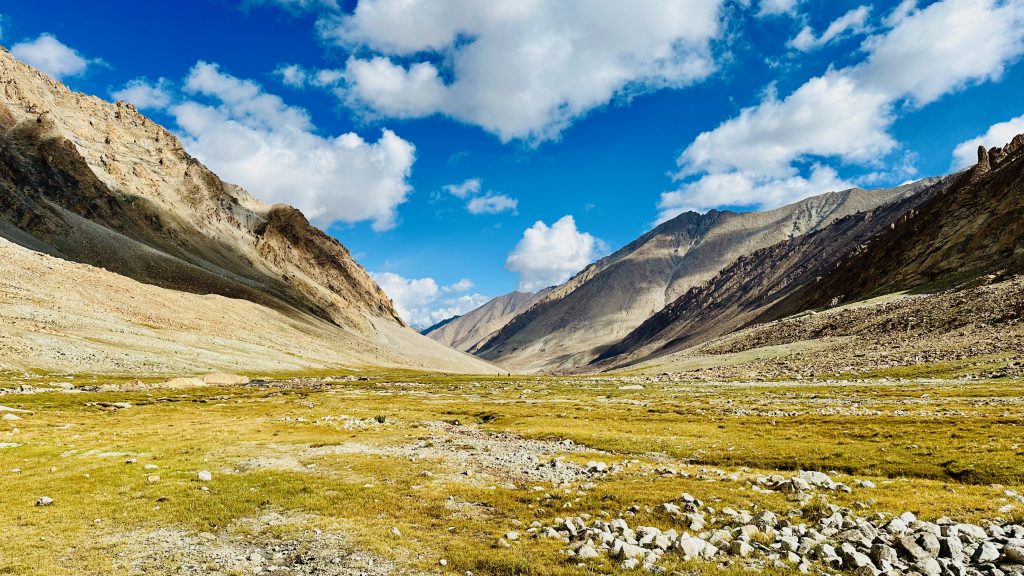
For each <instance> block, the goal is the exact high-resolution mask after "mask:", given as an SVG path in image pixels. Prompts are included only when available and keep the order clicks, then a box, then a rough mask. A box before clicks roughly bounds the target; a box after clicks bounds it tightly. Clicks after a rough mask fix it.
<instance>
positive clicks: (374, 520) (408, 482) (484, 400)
mask: <svg viewBox="0 0 1024 576" xmlns="http://www.w3.org/2000/svg"><path fill="white" fill-rule="evenodd" d="M351 375H352V374H350V376H351ZM277 376H281V375H277ZM307 376H309V375H307ZM315 376H316V377H313V376H309V377H304V378H297V379H291V380H280V381H272V382H271V381H267V382H255V383H253V384H251V385H248V386H242V387H210V388H197V389H192V390H161V389H152V390H148V391H145V392H107V393H99V392H82V393H75V394H69V393H62V392H46V393H36V394H7V395H3V396H0V404H2V405H4V406H8V407H12V408H17V409H20V410H27V411H29V412H26V413H18V414H17V415H18V416H20V417H21V420H5V421H3V422H0V443H7V444H3V445H5V446H7V447H4V448H0V511H2V515H3V521H2V523H0V531H2V534H0V574H53V575H62V574H68V575H71V574H75V575H77V574H141V573H181V574H199V573H223V574H234V573H253V572H254V571H255V570H256V569H257V567H258V565H257V564H251V565H250V564H246V563H245V562H238V561H234V562H233V563H232V562H227V561H225V562H223V563H218V558H220V559H223V557H225V555H227V556H231V555H234V556H232V557H233V558H235V557H237V558H235V560H238V559H239V558H241V559H242V560H245V559H246V558H247V557H248V555H249V554H250V553H251V552H254V551H255V552H259V553H261V554H263V555H264V556H269V555H271V554H273V553H274V550H275V546H277V547H278V548H281V547H282V546H281V544H282V543H285V544H287V545H286V546H284V547H283V548H282V549H285V552H286V553H287V554H292V555H300V556H301V555H302V554H306V555H307V556H309V558H310V559H309V562H312V563H313V564H314V565H315V563H316V562H317V561H324V562H327V563H326V564H325V566H326V567H327V568H324V572H323V573H333V572H330V569H332V568H331V567H332V566H337V567H339V568H338V570H339V571H338V572H337V573H344V572H343V571H341V570H342V569H349V568H350V569H351V571H367V572H374V571H377V572H389V571H396V572H403V573H405V572H424V573H451V574H464V573H465V572H466V571H471V572H473V573H474V574H577V573H583V572H590V571H594V570H599V571H612V570H614V569H615V567H614V566H613V565H612V564H601V563H598V564H594V565H592V566H589V567H587V568H586V569H583V568H578V567H576V565H575V564H573V563H569V562H567V561H566V560H565V558H564V556H563V555H562V554H561V551H560V547H559V546H558V543H557V542H552V541H548V540H540V539H532V538H529V537H528V535H527V533H526V529H527V527H528V525H529V524H530V523H531V522H533V521H534V520H539V521H541V522H545V523H547V522H550V521H551V520H552V519H553V518H554V517H556V516H558V515H561V514H565V513H567V512H566V511H571V513H573V514H580V513H589V514H592V515H601V514H608V515H610V516H611V517H616V516H618V515H619V514H622V513H623V512H624V511H626V510H627V509H630V508H631V507H634V508H632V509H633V510H634V512H635V514H636V521H637V522H638V523H640V524H644V523H648V524H649V525H655V526H661V527H663V528H667V527H669V526H671V525H672V524H671V520H670V519H668V518H666V517H664V516H660V515H659V514H658V512H657V508H658V506H659V505H660V504H661V503H662V502H666V501H669V500H673V499H675V498H677V497H678V496H679V494H680V493H682V492H689V493H691V494H694V495H695V496H697V497H698V498H701V499H703V500H705V501H709V502H716V503H717V505H718V506H719V507H724V506H732V507H734V508H737V509H739V508H746V509H758V508H764V509H771V510H777V511H783V510H788V509H790V508H792V507H794V506H795V504H794V503H793V502H790V501H788V500H787V499H786V497H785V496H784V495H782V494H778V493H772V494H763V493H759V492H756V491H754V490H752V489H751V485H750V483H749V482H748V481H746V480H747V479H749V478H752V477H755V476H757V475H760V474H765V473H769V472H777V471H792V470H798V469H811V470H822V471H829V472H834V473H835V478H836V479H837V480H843V481H848V482H851V483H852V482H853V480H854V479H870V480H872V481H874V482H875V483H876V484H877V485H878V487H877V488H876V489H874V490H870V491H868V490H854V491H853V492H852V493H850V494H845V493H829V494H827V495H825V496H826V498H828V499H829V501H830V502H834V503H836V504H840V505H843V506H850V507H854V506H856V507H858V509H863V510H866V511H867V512H885V513H901V512H904V511H911V512H914V513H916V514H918V515H919V516H921V517H924V518H931V519H934V518H936V517H939V516H951V517H954V518H957V519H962V520H965V521H978V520H981V519H985V518H995V517H999V516H1005V515H1006V512H1005V510H1006V509H1005V508H1003V512H1000V508H1001V507H1004V506H1005V505H1006V504H1007V503H1008V501H1007V499H1006V498H1005V497H1003V492H1004V489H1005V487H1009V488H1016V489H1018V490H1019V489H1020V487H1021V485H1022V484H1024V428H1022V425H1024V410H1022V404H1024V398H1022V397H1021V393H1020V390H1021V383H1020V382H1016V381H973V382H964V381H957V382H949V381H938V380H935V381H930V380H912V381H904V382H879V381H860V380H858V381H849V382H841V383H832V384H823V383H816V382H801V383H796V382H791V383H784V382H782V383H722V384H712V383H705V384H690V383H686V384H680V383H671V382H658V381H656V379H638V378H610V377H604V378H598V377H594V378H572V379H565V378H554V377H538V378H516V377H512V378H493V377H487V378H485V379H481V378H474V377H467V376H446V375H435V374H420V373H412V372H372V373H371V372H360V373H358V376H359V377H360V378H362V379H361V380H346V379H331V378H324V377H323V376H324V375H323V374H317V375H315ZM102 378H104V377H89V378H87V379H84V380H83V381H87V382H89V383H94V382H98V381H99V380H102ZM107 379H108V380H110V379H109V378H107ZM42 380H45V377H44V376H42V375H37V376H36V377H35V378H34V381H36V382H39V381H42ZM57 380H60V378H57ZM114 381H116V380H114ZM638 383H639V384H640V385H642V386H643V388H642V389H635V388H634V389H624V388H623V387H624V386H636V385H637V384H638ZM114 403H128V404H130V405H131V407H130V408H115V407H113V404H114ZM15 428H16V429H17V432H14V429H15ZM567 439H568V440H571V441H572V444H569V443H565V442H563V441H564V440H567ZM12 444H15V445H12ZM559 456H560V457H562V458H563V460H564V461H565V462H567V463H569V464H570V465H571V464H572V463H585V462H587V461H588V460H599V461H603V462H607V463H609V464H621V465H622V469H621V470H620V471H618V472H616V473H614V474H611V475H607V476H599V477H593V478H582V479H581V478H579V477H573V479H572V480H571V481H569V482H567V483H566V484H565V485H556V482H555V481H553V480H551V479H550V478H547V477H545V476H544V474H548V473H549V472H548V468H547V467H546V464H547V462H548V461H549V460H550V459H551V458H553V457H559ZM531 457H532V459H531ZM147 464H149V465H151V466H150V468H149V469H146V468H145V466H146V465H147ZM152 465H155V466H156V468H153V467H152ZM664 467H671V468H674V469H676V470H679V471H680V472H682V473H684V474H686V475H687V476H688V477H682V476H679V475H674V476H671V477H664V476H662V475H661V474H659V473H657V472H655V470H656V469H660V468H664ZM201 470H208V471H210V472H212V474H213V479H212V480H211V481H208V482H204V481H201V480H199V479H198V477H197V473H198V472H199V471H201ZM731 474H732V475H734V476H733V478H736V479H733V480H730V479H729V475H731ZM152 476H159V479H154V478H151V477H152ZM591 483H592V485H591ZM41 496H49V497H51V498H53V499H54V503H53V504H52V505H50V506H44V507H38V506H35V505H34V504H35V502H36V500H37V499H38V498H39V497H41ZM275 519H276V521H275ZM393 529H397V534H396V533H395V532H393ZM509 530H515V531H518V532H520V533H521V534H522V535H523V538H522V539H521V540H520V541H517V542H513V543H512V545H511V547H509V548H504V547H499V546H496V545H495V543H496V542H497V540H498V538H499V537H501V536H502V534H504V533H505V532H508V531H509ZM156 544H159V546H157V545H156ZM327 548H329V549H327ZM207 549H217V550H220V551H221V553H222V554H221V555H220V556H218V555H217V554H213V555H210V554H206V553H205V552H203V551H204V550H207ZM196 557H199V558H200V560H199V561H198V564H197V563H196V562H197V561H195V558H196ZM321 557H322V558H321ZM318 558H319V560H318ZM367 558H369V559H371V560H372V566H373V567H372V568H371V569H362V568H361V569H359V570H356V569H355V568H353V566H354V564H353V563H354V562H356V561H357V560H360V559H362V560H366V559H367ZM442 559H443V560H445V564H446V565H445V566H441V564H440V561H441V560H442ZM269 560H270V559H269V557H268V563H266V564H264V566H266V565H269ZM246 562H247V560H246ZM331 562H334V563H333V564H332V563H331ZM196 566H199V568H197V567H196ZM677 568H679V569H682V570H685V571H688V572H693V573H704V572H707V573H711V572H716V571H720V570H722V569H721V568H720V567H719V566H717V565H716V564H704V565H700V564H696V565H695V564H690V565H680V566H678V567H677ZM726 570H727V571H729V570H736V571H739V568H738V567H734V568H728V569H726Z"/></svg>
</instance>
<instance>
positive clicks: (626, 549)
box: [612, 540, 647, 558]
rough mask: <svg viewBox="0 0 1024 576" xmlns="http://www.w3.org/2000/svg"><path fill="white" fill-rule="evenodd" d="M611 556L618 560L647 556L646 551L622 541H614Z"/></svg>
mask: <svg viewBox="0 0 1024 576" xmlns="http://www.w3.org/2000/svg"><path fill="white" fill-rule="evenodd" d="M612 554H614V555H615V556H618V557H620V558H640V557H641V556H645V555H646V554H647V550H645V549H644V548H643V547H641V546H637V545H636V544H630V543H629V542H625V541H623V540H616V541H615V544H614V545H613V546H612Z"/></svg>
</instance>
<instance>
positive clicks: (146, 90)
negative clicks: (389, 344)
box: [115, 62, 415, 230]
mask: <svg viewBox="0 0 1024 576" xmlns="http://www.w3.org/2000/svg"><path fill="white" fill-rule="evenodd" d="M181 91H182V92H183V94H184V96H183V97H182V99H181V100H180V101H178V102H177V103H173V102H174V101H173V99H172V98H171V97H170V96H169V94H168V92H169V90H168V87H167V85H164V86H163V87H160V86H159V85H156V86H155V85H152V84H149V83H147V82H146V81H145V80H136V81H133V82H131V83H129V84H128V85H127V86H126V87H125V88H124V89H123V90H120V91H118V92H116V93H115V95H120V96H119V97H128V99H129V100H131V99H132V98H133V97H134V98H140V99H141V102H144V103H145V104H146V106H149V107H157V105H158V104H159V103H161V102H168V103H171V105H170V106H169V107H167V108H166V110H167V112H168V113H169V114H171V115H172V116H173V117H174V118H175V121H176V122H177V124H178V127H179V128H180V132H181V136H182V141H183V143H184V145H185V148H186V149H187V150H188V151H189V152H190V153H192V154H194V155H195V156H196V157H198V158H199V159H200V160H202V161H203V162H204V163H205V164H207V165H208V166H210V167H211V168H212V169H213V170H214V171H215V172H217V174H218V175H219V176H221V177H222V178H224V179H225V180H226V181H228V182H233V183H236V184H239V185H241V186H243V187H245V188H246V189H248V190H249V191H250V192H252V193H253V194H254V195H255V196H256V197H257V198H260V199H261V200H264V201H266V202H273V203H276V202H280V203H285V204H290V205H292V206H295V207H296V208H299V209H300V210H302V212H303V213H305V215H306V216H307V217H308V218H309V219H310V220H311V221H312V222H313V223H315V224H317V225H318V226H322V227H326V226H328V225H330V224H332V223H334V222H346V223H355V222H361V221H370V222H372V225H373V228H374V229H375V230H386V229H389V228H391V227H393V226H394V225H395V221H396V218H397V214H396V209H397V207H398V205H400V204H402V203H403V202H405V200H406V198H407V197H408V195H409V193H410V192H411V190H412V188H411V186H410V185H409V183H408V179H409V176H410V174H411V171H412V165H413V162H414V160H415V147H414V146H413V145H412V144H410V143H409V142H407V141H405V140H403V139H402V138H400V137H399V136H398V135H396V134H395V133H394V132H392V131H390V130H383V131H382V132H381V135H380V137H379V138H378V139H377V141H376V142H373V141H367V140H364V139H363V138H362V137H361V136H359V135H358V134H356V133H354V132H349V133H346V134H342V135H340V136H336V137H324V136H321V135H319V134H318V133H317V132H316V129H315V127H314V126H313V123H312V121H311V119H310V117H309V114H308V113H307V112H306V111H305V110H303V109H302V108H297V107H294V106H289V105H287V104H286V103H285V102H284V101H283V100H282V99H281V98H280V97H278V96H276V95H274V94H270V93H268V92H266V91H264V90H263V88H262V87H261V86H260V85H259V84H256V83H255V82H253V81H251V80H244V79H240V78H236V77H234V76H231V75H229V74H226V73H224V72H223V71H221V69H220V68H219V67H218V66H217V65H216V64H211V63H207V62H199V63H197V64H196V65H195V66H194V67H193V68H192V70H191V71H190V72H189V75H188V77H187V78H186V79H185V82H184V85H183V86H182V88H181ZM165 95H167V98H166V99H165V98H164V96H165ZM136 104H137V105H140V106H141V104H139V101H137V102H136Z"/></svg>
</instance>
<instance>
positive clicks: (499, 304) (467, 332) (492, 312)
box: [423, 289, 549, 352]
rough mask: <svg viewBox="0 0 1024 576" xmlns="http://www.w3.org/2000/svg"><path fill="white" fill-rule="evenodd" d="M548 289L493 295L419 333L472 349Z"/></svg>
mask: <svg viewBox="0 0 1024 576" xmlns="http://www.w3.org/2000/svg"><path fill="white" fill-rule="evenodd" d="M548 291H549V289H545V290H541V291H540V292H537V293H531V292H509V293H508V294H505V295H503V296H498V297H497V298H494V299H492V300H490V301H488V302H487V303H485V304H484V305H482V306H480V307H479V308H477V309H475V310H473V311H472V312H469V313H466V314H463V315H462V316H458V317H456V318H451V319H449V320H445V321H444V322H441V323H439V324H436V325H434V326H432V327H430V328H428V329H427V330H425V331H424V332H423V333H424V334H426V335H427V336H430V337H431V338H433V339H434V340H437V341H438V342H441V343H442V344H444V345H446V346H451V347H452V348H455V349H457V350H463V351H465V352H473V351H474V350H476V348H477V347H478V346H480V344H482V343H484V342H486V341H487V340H489V339H490V338H491V337H493V336H494V333H495V332H496V331H497V330H499V329H501V328H503V327H504V326H505V325H506V324H508V323H509V321H510V320H512V319H513V318H515V317H516V316H518V315H519V314H521V313H523V312H525V311H526V310H527V309H529V308H530V306H533V304H534V303H535V302H537V301H538V300H539V299H541V298H543V297H544V296H545V295H546V294H547V293H548Z"/></svg>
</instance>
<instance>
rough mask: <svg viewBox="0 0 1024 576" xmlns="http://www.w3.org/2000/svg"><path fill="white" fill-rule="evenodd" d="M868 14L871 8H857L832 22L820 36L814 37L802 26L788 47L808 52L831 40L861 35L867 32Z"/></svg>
mask: <svg viewBox="0 0 1024 576" xmlns="http://www.w3.org/2000/svg"><path fill="white" fill-rule="evenodd" d="M870 14H871V6H858V7H857V8H854V9H853V10H850V11H849V12H847V13H846V14H843V15H842V16H840V17H839V18H836V19H835V20H833V21H832V23H831V24H829V25H828V28H826V29H825V31H824V32H822V33H821V36H815V35H814V30H813V29H811V27H810V26H804V27H803V29H801V30H800V33H799V34H797V35H796V36H795V37H794V38H793V39H792V40H790V41H789V45H790V46H792V47H793V48H796V49H797V50H800V51H801V52H810V51H811V50H816V49H818V48H821V47H822V46H824V45H826V44H828V43H829V42H831V41H833V40H837V39H839V38H843V37H846V36H848V35H851V34H863V33H865V32H867V31H868V26H867V20H868V16H869V15H870Z"/></svg>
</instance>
